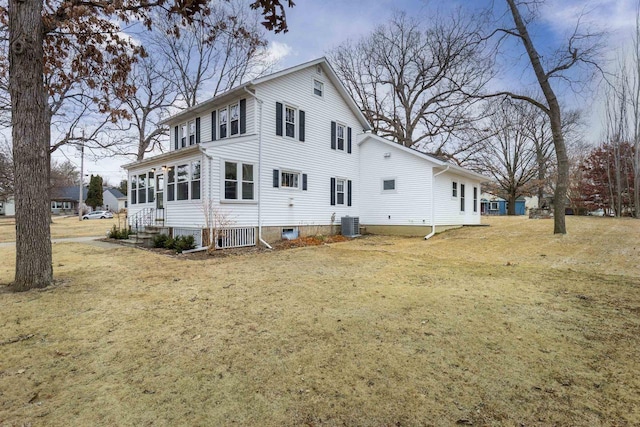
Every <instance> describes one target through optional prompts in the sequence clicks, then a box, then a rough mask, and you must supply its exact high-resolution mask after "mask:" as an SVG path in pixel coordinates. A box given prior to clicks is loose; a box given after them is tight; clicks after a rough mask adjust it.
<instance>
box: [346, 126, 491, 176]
mask: <svg viewBox="0 0 640 427" xmlns="http://www.w3.org/2000/svg"><path fill="white" fill-rule="evenodd" d="M367 141H372V142H376V143H381V144H385V145H387V146H389V147H390V148H392V149H395V150H400V151H404V152H405V153H409V154H411V155H413V156H417V157H420V158H422V159H424V160H426V161H429V162H431V163H434V164H435V165H436V166H435V167H436V168H438V169H442V170H445V169H447V170H450V171H451V172H453V173H457V174H459V175H464V176H467V177H469V178H473V179H478V180H481V181H482V182H486V181H490V179H489V178H487V177H486V176H484V175H482V174H479V173H477V172H474V171H471V170H469V169H466V168H463V167H462V166H458V165H456V164H453V163H450V162H447V161H445V160H442V159H440V158H438V157H436V156H433V155H431V154H427V153H423V152H422V151H418V150H415V149H413V148H408V147H405V146H404V145H402V144H398V143H397V142H394V141H391V140H390V139H387V138H383V137H381V136H378V135H375V134H373V133H367V134H365V136H364V137H363V138H362V140H360V142H358V145H362V144H364V143H365V142H367Z"/></svg>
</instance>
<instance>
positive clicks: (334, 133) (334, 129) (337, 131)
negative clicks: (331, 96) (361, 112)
mask: <svg viewBox="0 0 640 427" xmlns="http://www.w3.org/2000/svg"><path fill="white" fill-rule="evenodd" d="M331 149H332V150H340V151H343V152H346V153H351V128H350V127H348V126H346V125H344V124H341V123H338V122H335V121H331Z"/></svg>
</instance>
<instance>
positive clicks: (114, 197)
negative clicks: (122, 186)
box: [102, 188, 127, 212]
mask: <svg viewBox="0 0 640 427" xmlns="http://www.w3.org/2000/svg"><path fill="white" fill-rule="evenodd" d="M102 204H103V208H104V210H107V211H112V212H120V211H121V210H123V209H125V208H126V207H127V196H125V195H124V194H122V192H121V191H120V190H118V189H117V188H105V189H104V192H103V193H102Z"/></svg>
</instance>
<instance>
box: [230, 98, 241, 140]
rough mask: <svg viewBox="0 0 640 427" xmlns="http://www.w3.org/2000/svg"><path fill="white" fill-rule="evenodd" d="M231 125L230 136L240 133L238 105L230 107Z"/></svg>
mask: <svg viewBox="0 0 640 427" xmlns="http://www.w3.org/2000/svg"><path fill="white" fill-rule="evenodd" d="M229 123H230V125H231V130H230V132H229V135H230V136H231V135H237V134H238V133H240V106H239V105H238V104H233V105H230V106H229Z"/></svg>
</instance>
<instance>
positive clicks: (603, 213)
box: [587, 208, 615, 216]
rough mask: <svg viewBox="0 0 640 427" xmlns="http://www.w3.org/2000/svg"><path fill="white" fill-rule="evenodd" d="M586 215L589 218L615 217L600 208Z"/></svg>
mask: <svg viewBox="0 0 640 427" xmlns="http://www.w3.org/2000/svg"><path fill="white" fill-rule="evenodd" d="M587 215H590V216H615V214H614V213H613V212H608V213H607V212H605V211H604V209H602V208H599V209H596V210H595V211H590V212H589V213H588V214H587Z"/></svg>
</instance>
